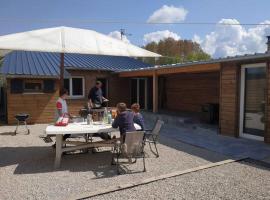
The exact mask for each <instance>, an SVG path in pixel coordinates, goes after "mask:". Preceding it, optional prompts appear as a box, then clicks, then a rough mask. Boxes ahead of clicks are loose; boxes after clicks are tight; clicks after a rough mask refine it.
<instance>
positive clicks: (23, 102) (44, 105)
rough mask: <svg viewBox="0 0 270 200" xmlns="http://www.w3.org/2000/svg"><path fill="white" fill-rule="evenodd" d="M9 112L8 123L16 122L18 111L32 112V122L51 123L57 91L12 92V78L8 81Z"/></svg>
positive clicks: (30, 120)
mask: <svg viewBox="0 0 270 200" xmlns="http://www.w3.org/2000/svg"><path fill="white" fill-rule="evenodd" d="M7 83H8V84H7V86H8V90H7V112H8V117H7V118H8V124H15V123H16V122H17V121H16V120H15V118H14V116H15V115H16V114H18V113H28V114H30V119H29V122H30V123H51V122H53V120H54V117H55V102H56V100H57V99H58V93H59V91H58V90H57V88H58V84H59V83H56V91H55V92H54V93H44V94H42V93H40V94H11V93H10V89H9V88H10V80H8V81H7Z"/></svg>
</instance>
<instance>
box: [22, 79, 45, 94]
mask: <svg viewBox="0 0 270 200" xmlns="http://www.w3.org/2000/svg"><path fill="white" fill-rule="evenodd" d="M27 83H38V84H41V89H40V90H39V91H35V90H30V89H26V88H25V86H26V84H27ZM43 88H44V83H43V81H42V80H24V81H23V93H24V94H42V93H44V92H43Z"/></svg>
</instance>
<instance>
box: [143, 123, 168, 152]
mask: <svg viewBox="0 0 270 200" xmlns="http://www.w3.org/2000/svg"><path fill="white" fill-rule="evenodd" d="M163 124H164V121H162V120H157V122H156V124H155V126H154V128H153V129H152V130H145V134H144V141H145V143H148V144H149V147H150V150H151V151H152V153H153V154H154V155H155V156H156V157H159V153H158V149H157V142H158V137H159V133H160V130H161V128H162V126H163ZM151 144H154V146H155V149H156V151H155V152H154V151H153V149H152V146H151Z"/></svg>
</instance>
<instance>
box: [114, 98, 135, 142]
mask: <svg viewBox="0 0 270 200" xmlns="http://www.w3.org/2000/svg"><path fill="white" fill-rule="evenodd" d="M116 108H117V116H116V118H115V119H114V122H113V124H112V127H113V128H119V131H120V135H121V138H122V141H123V142H124V141H125V134H126V133H127V132H131V131H136V128H135V126H134V122H133V118H134V113H133V112H130V111H128V110H127V105H126V104H125V103H118V104H117V106H116Z"/></svg>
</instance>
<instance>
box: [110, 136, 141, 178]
mask: <svg viewBox="0 0 270 200" xmlns="http://www.w3.org/2000/svg"><path fill="white" fill-rule="evenodd" d="M115 156H116V163H115ZM120 158H126V159H128V162H125V163H136V162H137V158H142V159H143V172H145V171H146V167H145V153H144V131H134V132H127V133H126V134H125V141H124V143H123V142H121V141H119V140H118V141H117V142H116V144H115V147H114V150H113V157H112V165H113V164H116V166H117V174H120V170H119V168H120V162H119V159H120ZM132 159H135V160H134V161H132ZM122 163H124V162H122Z"/></svg>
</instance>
